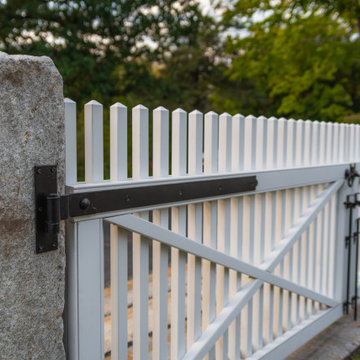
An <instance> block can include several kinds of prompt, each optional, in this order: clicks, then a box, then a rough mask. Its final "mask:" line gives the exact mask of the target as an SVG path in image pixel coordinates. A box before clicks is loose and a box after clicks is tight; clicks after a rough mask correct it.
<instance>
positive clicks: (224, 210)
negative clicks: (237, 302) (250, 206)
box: [216, 113, 232, 359]
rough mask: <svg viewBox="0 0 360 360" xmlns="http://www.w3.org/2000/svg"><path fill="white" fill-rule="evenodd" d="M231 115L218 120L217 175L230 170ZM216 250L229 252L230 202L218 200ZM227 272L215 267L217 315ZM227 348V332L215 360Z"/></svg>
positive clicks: (226, 295)
mask: <svg viewBox="0 0 360 360" xmlns="http://www.w3.org/2000/svg"><path fill="white" fill-rule="evenodd" d="M231 120H232V119H231V115H229V114H227V113H224V114H221V115H220V118H219V149H218V171H219V173H224V172H228V171H230V170H231ZM217 210H218V212H217V223H218V227H217V240H218V241H217V249H218V251H221V252H224V253H229V250H230V244H229V240H230V233H229V231H230V200H219V201H218V205H217ZM228 289H229V270H228V269H226V268H224V267H223V266H219V265H217V266H216V313H217V314H219V313H220V312H221V311H222V309H223V308H224V306H226V304H227V302H228V298H229V290H228ZM227 348H228V331H225V332H224V334H223V336H222V337H221V338H220V339H219V340H218V342H217V345H216V359H226V358H227V357H228V354H227Z"/></svg>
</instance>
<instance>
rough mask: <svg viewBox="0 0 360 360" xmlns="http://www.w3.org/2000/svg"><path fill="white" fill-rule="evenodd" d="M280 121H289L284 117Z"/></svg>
mask: <svg viewBox="0 0 360 360" xmlns="http://www.w3.org/2000/svg"><path fill="white" fill-rule="evenodd" d="M279 120H281V121H287V119H285V118H284V117H281V118H279Z"/></svg>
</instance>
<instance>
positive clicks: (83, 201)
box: [79, 198, 91, 210]
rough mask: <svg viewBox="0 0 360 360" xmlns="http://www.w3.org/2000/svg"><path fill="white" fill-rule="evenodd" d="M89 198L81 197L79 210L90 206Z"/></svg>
mask: <svg viewBox="0 0 360 360" xmlns="http://www.w3.org/2000/svg"><path fill="white" fill-rule="evenodd" d="M90 204H91V203H90V200H89V199H88V198H84V199H81V201H80V203H79V206H80V209H81V210H86V209H88V208H89V206H90Z"/></svg>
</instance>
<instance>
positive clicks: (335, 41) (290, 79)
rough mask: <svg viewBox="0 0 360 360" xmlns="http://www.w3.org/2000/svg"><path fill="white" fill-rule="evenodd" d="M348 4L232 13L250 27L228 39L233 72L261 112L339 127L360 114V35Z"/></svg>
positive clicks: (263, 6) (295, 4)
mask: <svg viewBox="0 0 360 360" xmlns="http://www.w3.org/2000/svg"><path fill="white" fill-rule="evenodd" d="M348 3H350V2H347V1H344V2H341V1H334V0H333V1H330V0H329V1H325V0H324V1H310V0H309V1H297V0H287V1H281V2H273V1H251V0H248V1H238V2H237V3H236V4H235V6H234V9H233V10H231V11H228V12H226V14H225V16H224V20H225V21H227V22H230V23H231V24H232V25H233V26H238V19H241V21H242V22H241V28H242V29H245V30H243V34H242V37H237V38H235V37H233V38H229V39H228V44H227V45H228V46H227V51H228V52H229V54H230V55H231V56H232V57H233V58H234V60H233V62H232V65H231V67H230V69H229V71H228V74H229V77H230V80H231V81H233V82H234V83H235V84H237V83H239V82H248V83H250V84H252V87H253V88H252V92H251V95H252V96H253V97H254V99H256V100H255V104H253V109H252V112H253V113H254V114H264V115H268V116H269V115H274V114H277V115H278V116H287V117H295V118H311V119H319V120H325V121H339V120H341V119H344V118H345V117H346V116H348V115H351V114H354V113H359V112H360V108H359V103H360V92H359V82H360V76H359V74H360V61H359V57H360V42H359V40H358V39H359V38H358V36H359V35H360V33H359V32H358V29H357V27H356V22H357V20H356V18H355V17H354V16H353V14H354V13H353V12H352V11H350V10H351V9H353V8H352V7H351V6H352V5H351V6H350V5H348ZM340 10H341V11H340ZM357 10H359V9H357ZM358 14H359V12H358ZM256 93H259V94H261V95H260V96H256ZM254 95H255V96H254ZM264 100H265V101H264ZM243 103H244V100H243V98H240V99H239V100H238V101H235V102H234V106H238V107H239V108H240V107H242V106H243ZM264 105H265V106H264Z"/></svg>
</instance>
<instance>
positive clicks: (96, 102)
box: [85, 100, 102, 106]
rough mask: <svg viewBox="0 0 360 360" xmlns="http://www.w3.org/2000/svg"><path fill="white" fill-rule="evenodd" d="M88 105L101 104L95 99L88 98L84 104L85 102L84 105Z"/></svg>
mask: <svg viewBox="0 0 360 360" xmlns="http://www.w3.org/2000/svg"><path fill="white" fill-rule="evenodd" d="M90 105H92V106H102V104H100V103H99V102H98V101H96V100H90V101H89V102H87V103H86V104H85V106H90Z"/></svg>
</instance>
